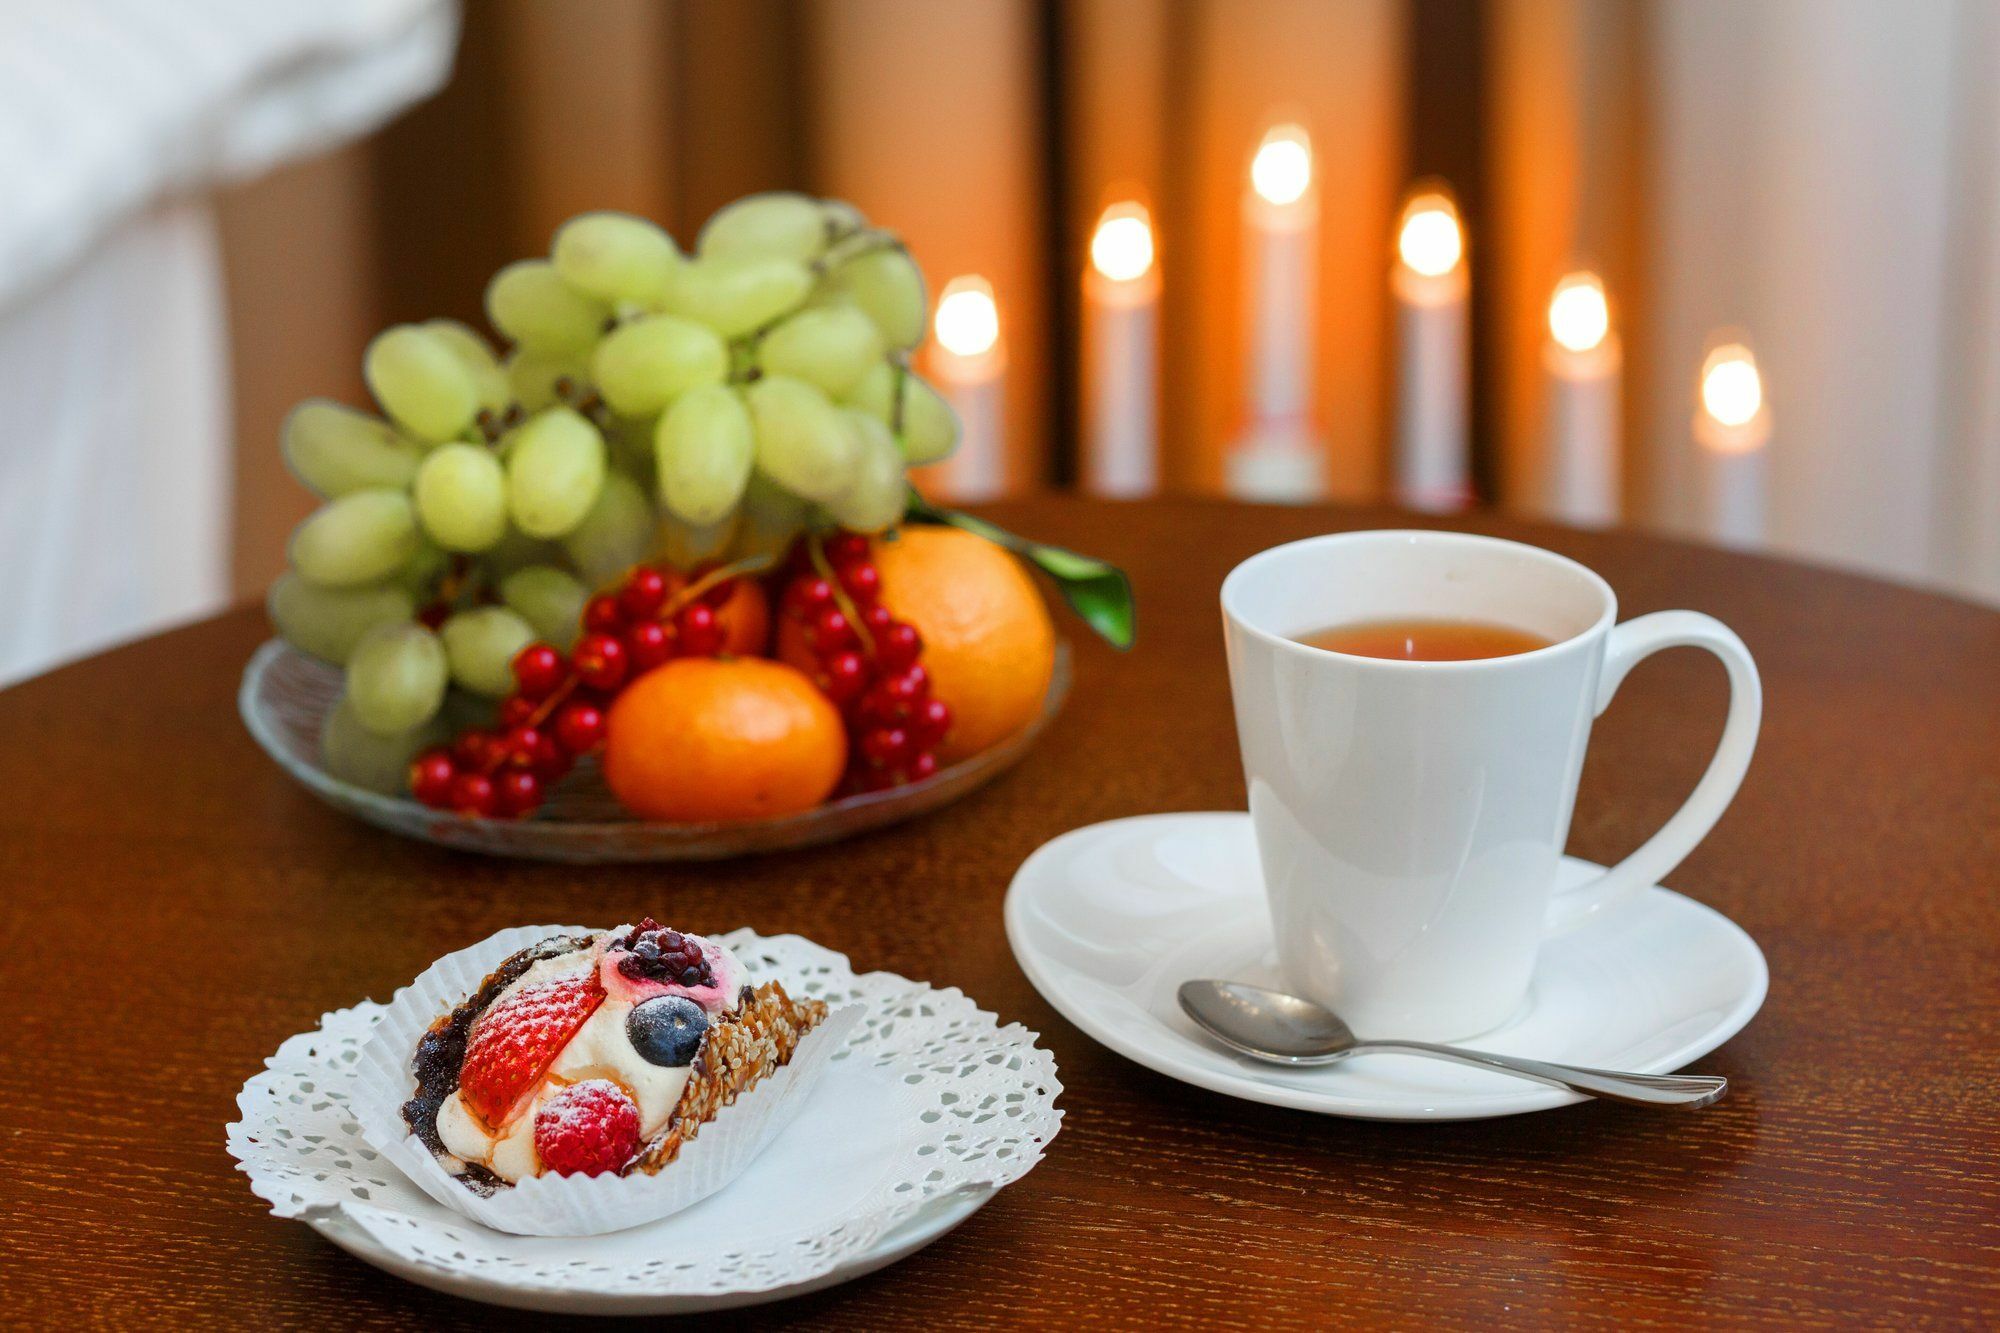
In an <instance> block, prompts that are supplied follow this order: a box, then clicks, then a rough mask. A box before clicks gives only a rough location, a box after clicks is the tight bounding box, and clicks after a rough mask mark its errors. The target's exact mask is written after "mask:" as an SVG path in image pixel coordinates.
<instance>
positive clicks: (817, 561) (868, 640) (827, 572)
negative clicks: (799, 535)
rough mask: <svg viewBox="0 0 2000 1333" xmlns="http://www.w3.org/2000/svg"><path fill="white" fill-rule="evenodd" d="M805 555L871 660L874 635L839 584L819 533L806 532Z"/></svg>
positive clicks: (837, 576)
mask: <svg viewBox="0 0 2000 1333" xmlns="http://www.w3.org/2000/svg"><path fill="white" fill-rule="evenodd" d="M806 557H807V558H808V559H810V560H811V561H812V567H813V572H814V573H816V574H818V575H819V576H820V577H821V578H823V579H825V580H826V586H827V587H829V588H831V589H833V600H834V604H835V605H837V606H838V607H839V608H840V613H841V614H842V615H844V616H846V617H847V623H848V624H849V625H851V626H853V627H854V637H855V638H857V639H859V640H861V647H862V649H863V650H864V651H865V652H867V654H868V656H869V659H870V660H871V661H872V660H873V659H874V657H875V636H874V635H873V634H870V633H869V632H868V626H866V625H864V624H862V623H861V609H860V608H859V607H857V606H855V604H854V599H853V598H851V597H849V596H848V595H847V589H845V588H843V587H841V586H840V575H839V574H837V573H835V572H834V568H833V562H832V561H830V560H828V559H827V558H826V547H825V546H823V545H821V544H820V539H819V534H818V533H817V532H809V533H807V534H806Z"/></svg>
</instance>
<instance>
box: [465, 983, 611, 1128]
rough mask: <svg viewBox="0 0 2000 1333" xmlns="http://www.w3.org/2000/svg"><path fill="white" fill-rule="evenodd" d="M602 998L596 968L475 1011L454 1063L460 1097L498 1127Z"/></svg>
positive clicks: (539, 1079) (507, 1118) (535, 1084)
mask: <svg viewBox="0 0 2000 1333" xmlns="http://www.w3.org/2000/svg"><path fill="white" fill-rule="evenodd" d="M602 1003H604V987H603V985H602V984H600V983H599V981H598V980H597V971H596V969H595V968H593V969H591V970H590V971H588V972H585V973H583V974H581V975H580V976H574V977H563V978H561V979H560V980H557V981H551V982H549V983H548V984H546V985H542V986H532V987H529V988H527V989H525V990H521V991H518V992H516V993H515V994H513V995H510V996H508V997H507V998H506V999H504V1000H502V1001H500V1002H499V1003H497V1004H495V1005H494V1006H493V1007H492V1008H490V1009H488V1010H487V1011H486V1012H485V1013H483V1014H481V1015H480V1016H479V1021H478V1022H476V1023H474V1024H473V1025H472V1032H471V1034H470V1035H469V1036H468V1038H467V1040H466V1043H465V1062H464V1063H463V1064H462V1065H460V1066H459V1071H458V1095H459V1099H460V1100H461V1101H463V1102H464V1103H465V1104H466V1106H467V1107H469V1108H470V1109H471V1110H472V1111H473V1113H474V1114H476V1115H477V1116H478V1117H479V1118H480V1119H481V1120H484V1121H485V1122H486V1123H487V1124H489V1125H491V1126H493V1127H495V1128H498V1127H499V1126H501V1125H504V1124H506V1123H507V1121H508V1120H509V1119H510V1118H511V1117H512V1113H513V1111H514V1108H515V1107H516V1106H517V1105H518V1104H519V1103H520V1101H521V1099H522V1098H523V1097H526V1096H527V1095H528V1094H529V1093H531V1092H533V1091H534V1090H535V1088H536V1086H537V1085H539V1084H540V1083H541V1081H542V1075H543V1074H545V1073H547V1072H548V1068H549V1066H550V1065H552V1064H554V1063H555V1059H556V1057H557V1056H558V1055H560V1054H562V1048H563V1047H565V1046H567V1045H569V1039H570V1038H571V1037H573V1036H575V1035H576V1030H577V1029H578V1028H580V1027H582V1026H583V1024H584V1021H585V1020H586V1019H588V1018H589V1017H590V1016H591V1015H592V1014H593V1013H595V1012H597V1006H598V1005H600V1004H602Z"/></svg>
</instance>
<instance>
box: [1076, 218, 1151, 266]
mask: <svg viewBox="0 0 2000 1333" xmlns="http://www.w3.org/2000/svg"><path fill="white" fill-rule="evenodd" d="M1090 266H1091V267H1092V268H1094V269H1096V270H1097V271H1098V272H1099V273H1102V274H1103V275H1104V276H1105V277H1107V278H1109V279H1111V280H1112V281H1113V282H1134V281H1136V280H1138V279H1140V278H1143V277H1145V276H1146V272H1147V270H1148V269H1150V268H1152V267H1153V221H1152V218H1151V217H1150V216H1149V215H1148V214H1147V212H1146V207H1145V205H1144V204H1136V203H1130V202H1127V203H1122V204H1113V205H1111V207H1109V208H1107V209H1105V210H1104V214H1103V216H1102V217H1100V218H1098V219H1097V230H1096V232H1095V233H1093V234H1092V235H1091V238H1090Z"/></svg>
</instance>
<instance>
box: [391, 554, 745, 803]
mask: <svg viewBox="0 0 2000 1333" xmlns="http://www.w3.org/2000/svg"><path fill="white" fill-rule="evenodd" d="M732 591H733V588H732V586H731V581H730V580H728V579H721V580H713V581H711V580H703V579H699V578H697V579H696V580H694V581H693V582H692V583H690V584H689V585H688V586H687V587H685V588H683V589H682V590H681V591H680V592H678V593H673V594H671V595H670V590H669V584H668V582H667V579H666V576H665V575H663V574H662V573H661V572H660V571H659V570H657V569H654V568H652V567H651V566H649V565H641V566H639V567H638V568H636V569H634V570H633V571H632V572H631V573H630V574H629V575H627V576H626V578H625V581H624V582H623V583H621V584H619V585H618V586H617V587H616V588H614V589H613V590H612V591H610V592H608V593H602V594H600V595H598V596H596V597H593V598H591V599H590V601H589V602H588V603H586V604H585V606H584V609H583V634H582V636H581V637H580V638H578V640H577V641H576V646H575V647H574V648H573V649H571V650H570V653H569V656H568V657H564V656H563V654H562V653H560V652H558V651H557V650H556V649H555V648H554V647H552V646H551V645H549V644H546V643H531V644H529V645H528V646H527V647H525V648H523V649H522V650H521V651H520V652H519V653H517V654H515V656H514V661H513V669H514V692H513V693H512V694H509V695H508V696H507V697H506V698H504V699H502V700H501V701H500V705H499V709H498V711H497V713H496V715H495V719H494V725H493V726H491V727H473V728H471V729H469V730H466V731H464V732H461V733H460V734H459V735H458V737H457V738H456V739H455V740H454V741H453V742H452V743H451V744H450V745H448V746H437V747H435V748H432V749H429V750H425V751H424V752H423V753H422V754H420V755H418V756H417V757H416V759H415V760H414V761H412V763H411V765H410V778H409V781H410V794H411V795H413V796H415V797H416V798H417V799H418V800H419V801H422V802H423V803H424V804H425V805H428V806H431V807H433V808H435V809H439V810H455V811H457V812H458V813H459V814H463V815H477V816H481V817H486V818H494V817H498V818H502V819H518V818H521V817H522V816H524V815H529V814H532V813H534V811H535V810H536V809H538V808H539V807H540V806H541V804H542V802H543V801H544V800H545V799H547V796H548V792H549V789H550V788H552V787H553V786H554V785H555V784H556V783H557V782H558V781H560V780H561V779H562V778H563V777H564V776H565V775H566V774H567V773H568V772H569V771H570V769H571V768H573V767H575V765H576V761H577V760H578V759H580V758H582V757H583V756H585V755H587V754H590V753H592V752H594V751H595V750H596V749H597V748H598V747H599V746H601V745H603V744H604V731H605V726H606V721H605V719H606V716H607V715H608V714H609V712H610V710H611V702H612V700H614V699H616V698H617V697H618V693H619V691H621V690H622V689H624V688H625V686H626V685H627V684H628V683H629V682H631V681H634V680H637V679H638V678H639V677H640V676H641V675H643V674H645V673H646V672H648V671H650V670H652V669H653V668H654V667H656V666H659V665H660V664H661V663H663V662H666V661H667V660H668V659H670V658H675V657H713V656H714V655H715V654H716V653H717V652H718V651H720V650H721V648H722V643H723V634H722V627H721V626H720V625H719V624H718V623H717V622H716V618H715V607H716V604H717V602H718V601H726V600H727V599H728V597H729V594H730V593H731V592H732ZM718 593H719V596H718Z"/></svg>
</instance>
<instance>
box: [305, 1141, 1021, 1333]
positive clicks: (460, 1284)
mask: <svg viewBox="0 0 2000 1333" xmlns="http://www.w3.org/2000/svg"><path fill="white" fill-rule="evenodd" d="M775 1151H776V1150H775V1149H774V1150H773V1152H774V1153H775ZM752 1169H753V1170H754V1169H755V1168H752ZM996 1193H998V1191H996V1190H994V1189H991V1188H986V1187H979V1186H967V1187H966V1188H965V1189H963V1190H960V1191H959V1192H958V1193H956V1194H952V1195H948V1196H946V1197H944V1198H941V1199H937V1200H934V1201H932V1202H931V1203H928V1204H926V1205H924V1207H923V1208H922V1209H920V1210H919V1211H918V1213H917V1215H916V1216H915V1217H913V1218H911V1219H910V1220H909V1221H907V1222H905V1223H903V1225H901V1226H899V1227H897V1228H896V1229H895V1230H894V1231H892V1232H890V1233H889V1234H888V1235H886V1236H884V1237H882V1239H880V1240H879V1241H877V1242H875V1244H874V1245H873V1246H872V1247H870V1248H869V1249H868V1250H867V1252H866V1253H863V1254H858V1255H854V1256H852V1257H851V1258H848V1259H845V1260H842V1261H841V1262H840V1263H838V1264H836V1265H834V1267H832V1268H830V1269H828V1270H827V1271H826V1272H824V1273H821V1274H819V1275H818V1276H817V1277H810V1278H806V1279H805V1280H803V1281H800V1282H794V1283H790V1284H788V1285H786V1286H782V1287H771V1288H767V1289H766V1290H763V1291H723V1292H715V1293H712V1294H708V1295H661V1294H658V1293H651V1292H636V1293H635V1292H616V1291H603V1292H579V1291H572V1290H553V1289H537V1288H534V1287H523V1286H511V1285H508V1284H507V1283H504V1282H494V1281H491V1280H489V1279H487V1278H484V1277H482V1276H481V1275H480V1274H479V1273H477V1272H476V1271H468V1270H463V1269H446V1268H430V1267H427V1266H425V1265H423V1264H418V1263H412V1262H411V1261H409V1260H408V1259H405V1258H404V1257H403V1256H401V1255H399V1254H397V1253H395V1252H394V1251H392V1250H390V1249H387V1248H386V1247H384V1246H383V1245H382V1244H381V1243H380V1242H378V1241H376V1240H375V1238H374V1237H373V1236H371V1235H369V1234H368V1233H367V1232H366V1231H363V1230H362V1229H361V1228H359V1227H357V1226H355V1225H354V1224H353V1223H351V1222H349V1221H348V1220H347V1218H346V1215H345V1214H344V1213H340V1212H330V1213H323V1214H322V1213H315V1214H310V1215H308V1216H305V1217H303V1218H301V1219H300V1220H301V1221H303V1222H305V1223H306V1224H307V1225H309V1226H311V1227H312V1229H313V1230H315V1231H317V1232H319V1234H320V1235H322V1236H325V1237H326V1238H327V1239H328V1240H330V1241H332V1242H333V1243H334V1244H335V1245H338V1246H339V1247H340V1248H341V1249H343V1250H346V1251H347V1252H348V1253H349V1254H351V1255H353V1256H354V1257H355V1258H357V1259H361V1260H364V1261H365V1262H367V1263H371V1264H373V1265H375V1267H377V1268H379V1269H381V1270H382V1271H383V1272H385V1273H391V1274H394V1275H395V1276H397V1277H399V1278H402V1279H403V1280H404V1281H406V1282H414V1283H416V1284H417V1285H418V1286H420V1287H429V1288H430V1289H431V1290H432V1291H442V1292H444V1293H446V1294H447V1295H451V1296H463V1297H465V1298H466V1299H467V1300H473V1301H484V1302H485V1303H487V1304H488V1305H505V1306H508V1307H510V1308H512V1309H516V1310H539V1311H543V1312H545V1313H549V1314H607V1315H647V1314H694V1313H698V1312H700V1311H703V1310H729V1309H734V1308H736V1307H738V1306H743V1305H762V1304H764V1303H765V1302H768V1301H782V1300H784V1299H785V1298H787V1297H789V1296H803V1295H805V1294H806V1293H807V1292H809V1291H819V1290H820V1289H821V1288H823V1287H832V1286H837V1285H838V1284H840V1283H842V1282H851V1281H853V1280H854V1279H855V1278H858V1277H865V1276H867V1275H868V1274H870V1273H872V1272H874V1271H875V1270H876V1269H878V1268H887V1267H888V1266H889V1265H890V1264H893V1263H895V1262H896V1261H897V1260H899V1259H903V1258H907V1257H908V1256H910V1255H912V1254H915V1253H916V1252H917V1251H918V1250H921V1249H922V1248H924V1246H926V1245H928V1244H930V1243H931V1242H932V1241H934V1240H936V1239H938V1238H939V1237H940V1236H943V1235H945V1234H946V1233H947V1232H949V1231H951V1230H952V1228H954V1227H956V1226H957V1225H958V1224H959V1223H960V1222H963V1221H964V1220H965V1219H966V1218H968V1217H971V1216H972V1215H973V1214H974V1213H976V1212H978V1211H979V1210H980V1208H982V1207H983V1206H984V1205H985V1203H986V1201H987V1200H988V1199H991V1198H992V1197H993V1196H994V1194H996Z"/></svg>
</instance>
